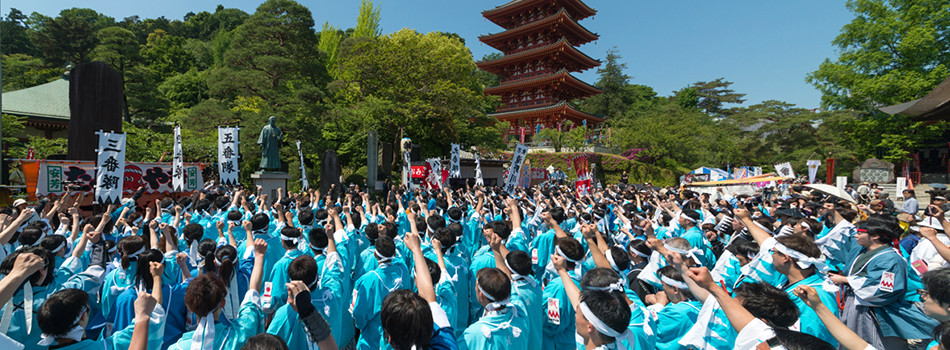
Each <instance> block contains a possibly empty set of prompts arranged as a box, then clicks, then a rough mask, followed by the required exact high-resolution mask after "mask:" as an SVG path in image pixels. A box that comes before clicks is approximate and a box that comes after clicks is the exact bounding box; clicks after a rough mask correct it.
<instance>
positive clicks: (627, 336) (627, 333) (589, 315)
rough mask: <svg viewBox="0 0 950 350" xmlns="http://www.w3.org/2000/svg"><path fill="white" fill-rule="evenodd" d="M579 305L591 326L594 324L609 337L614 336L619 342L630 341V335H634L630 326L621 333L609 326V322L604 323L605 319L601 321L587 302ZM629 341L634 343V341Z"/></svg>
mask: <svg viewBox="0 0 950 350" xmlns="http://www.w3.org/2000/svg"><path fill="white" fill-rule="evenodd" d="M579 306H580V309H581V313H583V314H584V318H586V319H587V322H589V323H590V325H591V326H594V329H596V330H597V331H598V332H600V333H602V334H604V335H606V336H608V337H611V338H614V339H615V340H616V342H617V343H621V339H625V340H628V341H629V339H630V337H631V336H632V335H633V334H632V333H631V332H630V329H629V328H628V329H625V330H624V332H623V333H620V332H617V331H616V330H614V329H613V328H610V326H607V324H606V323H604V321H601V320H600V318H598V317H597V315H595V314H594V312H593V311H590V308H589V307H587V303H586V302H581V303H580V305H579ZM629 343H631V344H632V342H629Z"/></svg>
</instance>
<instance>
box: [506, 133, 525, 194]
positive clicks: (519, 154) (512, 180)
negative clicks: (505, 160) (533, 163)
mask: <svg viewBox="0 0 950 350" xmlns="http://www.w3.org/2000/svg"><path fill="white" fill-rule="evenodd" d="M527 156H528V147H527V146H525V145H523V144H520V143H519V144H518V146H517V147H515V153H514V154H513V155H512V156H511V166H509V167H508V177H507V178H506V180H505V192H508V194H512V195H513V194H514V193H515V188H516V187H517V186H518V180H519V179H521V166H522V165H524V160H525V159H526V158H527Z"/></svg>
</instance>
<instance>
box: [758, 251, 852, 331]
mask: <svg viewBox="0 0 950 350" xmlns="http://www.w3.org/2000/svg"><path fill="white" fill-rule="evenodd" d="M775 241H776V244H775V245H774V246H773V247H772V261H773V264H774V266H775V269H776V270H778V272H780V273H781V274H783V275H785V276H786V277H787V278H788V283H786V284H785V285H784V286H782V287H783V289H784V290H785V292H786V293H788V297H789V298H790V299H791V300H792V302H794V303H795V306H796V307H798V312H799V321H798V327H793V328H796V329H795V330H800V331H801V332H802V333H805V334H811V335H813V336H816V337H818V338H820V339H821V340H824V341H826V342H828V343H829V344H831V345H832V346H837V345H838V341H837V340H835V338H834V336H833V335H832V334H831V332H829V331H828V328H826V327H825V325H824V324H822V323H821V319H819V318H818V315H817V314H815V311H814V310H813V309H812V308H810V307H808V305H807V304H805V302H804V301H802V300H801V298H799V297H798V296H797V295H795V293H794V291H795V288H797V287H798V286H801V285H805V286H809V287H812V288H814V289H815V291H816V293H817V294H818V296H819V297H820V298H821V302H822V304H825V306H826V307H828V309H829V310H832V312H833V313H834V314H835V316H837V315H838V307H837V306H838V303H837V299H836V298H835V295H834V292H837V290H833V291H828V290H826V289H827V288H828V287H834V284H832V283H831V282H830V281H828V280H826V279H825V278H824V272H826V271H827V270H828V267H827V265H825V263H824V260H825V259H824V257H823V256H822V255H821V250H819V249H818V246H817V245H815V243H814V242H812V241H811V240H810V239H808V238H805V237H804V236H801V235H790V236H784V237H779V238H776V239H775ZM826 282H827V283H826ZM835 289H836V288H835Z"/></svg>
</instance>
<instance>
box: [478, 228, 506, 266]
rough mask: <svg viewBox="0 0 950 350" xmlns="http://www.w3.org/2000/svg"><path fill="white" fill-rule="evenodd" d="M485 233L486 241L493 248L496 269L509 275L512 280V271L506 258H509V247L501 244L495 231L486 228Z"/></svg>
mask: <svg viewBox="0 0 950 350" xmlns="http://www.w3.org/2000/svg"><path fill="white" fill-rule="evenodd" d="M483 232H484V234H485V239H486V240H488V245H489V246H490V247H491V251H492V255H494V256H495V267H497V268H498V269H499V270H501V272H504V273H505V274H506V275H508V278H511V270H509V269H508V264H507V263H505V258H506V257H507V256H508V247H505V245H504V244H501V237H498V235H496V234H495V230H494V229H492V228H490V227H486V228H485V229H484V230H483Z"/></svg>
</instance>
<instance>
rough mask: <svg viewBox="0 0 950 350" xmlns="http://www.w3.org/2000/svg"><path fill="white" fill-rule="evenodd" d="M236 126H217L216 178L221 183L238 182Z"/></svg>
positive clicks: (235, 183)
mask: <svg viewBox="0 0 950 350" xmlns="http://www.w3.org/2000/svg"><path fill="white" fill-rule="evenodd" d="M239 144H240V142H239V141H238V128H237V127H220V126H219V127H218V178H219V179H220V181H221V184H223V185H237V184H238V173H240V169H239V168H238V158H240V155H238V149H239V148H238V145H239Z"/></svg>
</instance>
